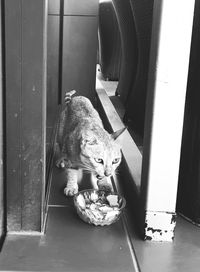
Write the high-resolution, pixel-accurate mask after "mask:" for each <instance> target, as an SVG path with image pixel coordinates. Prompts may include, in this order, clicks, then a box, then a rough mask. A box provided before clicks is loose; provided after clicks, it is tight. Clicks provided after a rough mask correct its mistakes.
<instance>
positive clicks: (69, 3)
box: [64, 0, 99, 16]
mask: <svg viewBox="0 0 200 272" xmlns="http://www.w3.org/2000/svg"><path fill="white" fill-rule="evenodd" d="M98 5H99V1H97V0H76V1H74V0H64V14H65V15H93V16H97V15H98Z"/></svg>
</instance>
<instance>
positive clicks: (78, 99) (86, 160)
mask: <svg viewBox="0 0 200 272" xmlns="http://www.w3.org/2000/svg"><path fill="white" fill-rule="evenodd" d="M74 93H75V91H71V92H68V93H66V95H65V104H66V105H65V108H64V110H63V111H62V112H61V117H60V122H59V128H58V144H59V147H60V155H61V157H60V159H59V160H58V162H57V166H60V167H62V168H65V171H66V179H67V184H66V187H65V189H64V193H65V194H66V195H69V196H72V195H74V194H76V193H77V192H78V184H77V170H78V169H83V170H86V171H89V172H91V173H92V174H93V175H95V176H96V177H97V180H98V181H99V184H101V182H100V181H101V180H105V178H106V177H109V176H111V175H113V173H114V171H115V169H116V168H117V167H118V165H119V164H120V162H121V150H120V146H119V145H118V144H117V143H116V141H115V139H116V138H117V137H118V136H119V135H120V134H121V133H122V132H123V131H124V129H125V128H123V129H121V130H120V131H117V132H116V133H113V134H109V133H108V132H107V131H106V130H105V129H104V127H103V124H102V121H101V119H100V116H99V114H98V112H97V111H96V110H95V109H94V107H93V106H92V104H91V102H90V100H89V99H87V98H86V97H83V96H75V97H73V98H72V95H73V94H74Z"/></svg>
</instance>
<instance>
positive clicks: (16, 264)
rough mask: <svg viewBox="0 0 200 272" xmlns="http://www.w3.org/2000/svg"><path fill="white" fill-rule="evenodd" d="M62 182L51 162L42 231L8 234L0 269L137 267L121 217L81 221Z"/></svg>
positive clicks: (129, 270) (130, 270)
mask: <svg viewBox="0 0 200 272" xmlns="http://www.w3.org/2000/svg"><path fill="white" fill-rule="evenodd" d="M64 184H65V177H64V172H63V171H62V170H59V169H57V168H56V167H55V166H54V167H53V170H52V176H51V188H50V196H49V204H48V218H47V225H46V232H45V235H42V236H35V237H34V236H20V235H8V236H7V238H6V240H5V244H4V246H3V250H2V252H1V254H0V271H70V272H71V271H74V272H78V271H80V272H84V271H85V272H86V271H87V272H89V271H91V272H94V271H95V272H98V271H99V272H103V271H105V272H106V271H115V272H121V271H124V272H126V271H127V272H134V271H136V270H135V269H134V260H133V252H132V249H131V247H130V241H129V240H128V239H129V238H128V236H127V233H126V230H125V227H124V223H123V221H122V219H120V220H119V221H118V222H117V223H115V224H113V225H111V226H106V227H95V226H92V225H89V224H86V223H84V222H83V221H82V220H81V219H80V218H79V217H78V216H77V214H76V212H75V209H74V206H73V201H72V198H67V197H65V196H64V194H63V188H64ZM85 184H86V183H85ZM88 186H90V185H89V184H88ZM86 187H87V186H86ZM86 187H84V188H86Z"/></svg>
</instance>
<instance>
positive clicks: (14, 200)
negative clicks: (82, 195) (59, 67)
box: [5, 0, 47, 231]
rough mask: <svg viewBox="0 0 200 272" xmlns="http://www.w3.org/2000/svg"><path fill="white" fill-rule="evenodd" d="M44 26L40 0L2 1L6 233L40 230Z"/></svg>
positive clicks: (44, 11) (43, 6) (44, 9)
mask: <svg viewBox="0 0 200 272" xmlns="http://www.w3.org/2000/svg"><path fill="white" fill-rule="evenodd" d="M46 24H47V1H46V0H6V1H5V42H6V44H5V46H6V112H7V117H6V125H7V126H6V133H7V145H6V147H7V212H8V215H7V228H8V231H41V226H42V218H43V215H42V213H43V202H44V188H45V164H46V162H45V155H46V152H45V151H46V150H45V138H46V31H47V30H46Z"/></svg>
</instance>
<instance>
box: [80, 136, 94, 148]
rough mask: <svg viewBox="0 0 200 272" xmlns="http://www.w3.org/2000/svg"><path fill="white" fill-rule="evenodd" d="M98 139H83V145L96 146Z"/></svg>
mask: <svg viewBox="0 0 200 272" xmlns="http://www.w3.org/2000/svg"><path fill="white" fill-rule="evenodd" d="M96 144H97V139H96V138H95V137H83V138H82V139H81V145H82V146H83V145H84V146H85V145H96Z"/></svg>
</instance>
